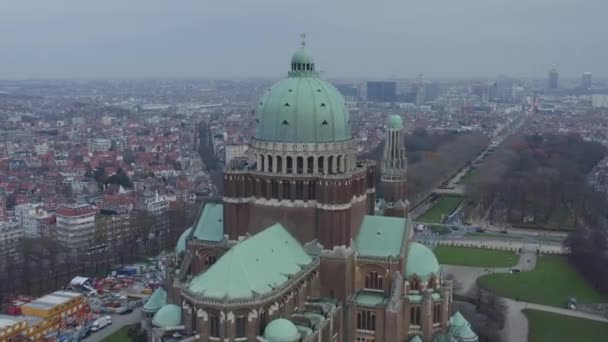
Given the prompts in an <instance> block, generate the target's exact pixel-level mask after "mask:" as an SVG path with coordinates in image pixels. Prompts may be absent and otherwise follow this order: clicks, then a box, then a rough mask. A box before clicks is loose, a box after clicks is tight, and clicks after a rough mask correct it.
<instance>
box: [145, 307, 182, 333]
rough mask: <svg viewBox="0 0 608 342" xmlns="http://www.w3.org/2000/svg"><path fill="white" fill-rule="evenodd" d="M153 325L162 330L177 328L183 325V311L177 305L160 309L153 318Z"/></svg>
mask: <svg viewBox="0 0 608 342" xmlns="http://www.w3.org/2000/svg"><path fill="white" fill-rule="evenodd" d="M152 324H154V325H155V326H157V327H160V328H167V327H175V326H178V325H181V324H182V309H181V308H180V307H179V306H177V305H175V304H167V305H165V306H163V307H162V308H160V310H158V311H157V312H156V314H154V318H152Z"/></svg>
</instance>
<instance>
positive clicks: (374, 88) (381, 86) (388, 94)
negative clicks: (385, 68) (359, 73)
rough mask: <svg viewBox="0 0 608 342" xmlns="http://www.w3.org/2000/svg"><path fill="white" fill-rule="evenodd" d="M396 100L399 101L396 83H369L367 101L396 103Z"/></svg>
mask: <svg viewBox="0 0 608 342" xmlns="http://www.w3.org/2000/svg"><path fill="white" fill-rule="evenodd" d="M395 100H397V83H396V82H388V81H376V82H371V81H370V82H367V101H372V102H394V101H395Z"/></svg>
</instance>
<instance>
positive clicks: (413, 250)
mask: <svg viewBox="0 0 608 342" xmlns="http://www.w3.org/2000/svg"><path fill="white" fill-rule="evenodd" d="M438 273H439V262H438V261H437V257H435V254H434V253H433V251H431V250H430V249H429V248H428V247H426V246H425V245H423V244H420V243H418V242H412V243H410V245H409V247H408V253H407V261H406V263H405V270H404V274H405V278H406V279H409V278H411V277H413V276H417V277H418V278H420V280H423V281H427V280H429V279H430V278H431V276H433V275H436V274H438Z"/></svg>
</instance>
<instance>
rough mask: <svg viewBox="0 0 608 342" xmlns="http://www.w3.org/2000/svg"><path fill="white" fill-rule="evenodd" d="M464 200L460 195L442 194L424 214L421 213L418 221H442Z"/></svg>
mask: <svg viewBox="0 0 608 342" xmlns="http://www.w3.org/2000/svg"><path fill="white" fill-rule="evenodd" d="M460 202H462V197H460V196H441V197H440V198H439V199H438V200H437V202H436V203H435V205H433V206H432V207H431V208H430V209H429V210H427V211H426V212H425V213H424V214H422V215H420V217H418V219H417V220H416V221H419V222H424V223H442V222H443V220H444V219H445V218H446V217H448V215H449V214H451V213H452V212H453V211H454V210H455V209H456V208H458V206H459V205H460Z"/></svg>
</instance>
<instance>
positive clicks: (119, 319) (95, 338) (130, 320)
mask: <svg viewBox="0 0 608 342" xmlns="http://www.w3.org/2000/svg"><path fill="white" fill-rule="evenodd" d="M110 317H112V325H109V326H107V327H105V328H103V329H102V330H100V331H97V332H91V334H90V335H89V337H87V338H85V339H84V340H83V341H86V342H101V340H103V339H104V338H106V337H108V336H110V335H112V334H113V333H115V332H116V331H118V330H119V329H120V328H122V327H124V326H125V325H131V324H135V323H139V322H140V321H141V320H142V319H143V317H142V315H141V310H140V308H136V309H134V310H133V312H132V313H130V314H128V315H110Z"/></svg>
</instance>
